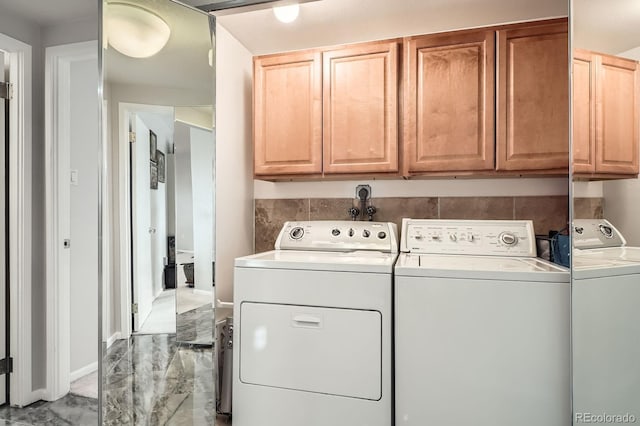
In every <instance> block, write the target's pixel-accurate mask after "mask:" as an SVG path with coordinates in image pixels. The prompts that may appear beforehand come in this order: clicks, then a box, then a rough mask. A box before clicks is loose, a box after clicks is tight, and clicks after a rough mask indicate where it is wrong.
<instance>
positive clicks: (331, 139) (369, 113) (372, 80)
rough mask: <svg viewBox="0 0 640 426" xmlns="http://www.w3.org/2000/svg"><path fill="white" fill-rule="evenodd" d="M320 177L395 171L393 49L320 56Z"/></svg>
mask: <svg viewBox="0 0 640 426" xmlns="http://www.w3.org/2000/svg"><path fill="white" fill-rule="evenodd" d="M322 61H323V82H324V83H323V111H324V113H323V119H322V123H323V153H324V156H323V171H324V173H325V174H329V173H372V172H382V173H386V172H397V171H398V43H397V42H395V41H394V42H375V43H363V44H359V45H355V46H351V47H346V48H344V49H339V50H330V51H325V52H323V53H322Z"/></svg>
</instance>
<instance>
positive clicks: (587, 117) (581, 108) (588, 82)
mask: <svg viewBox="0 0 640 426" xmlns="http://www.w3.org/2000/svg"><path fill="white" fill-rule="evenodd" d="M596 65H597V64H596V56H595V55H592V54H591V53H590V52H585V51H574V57H573V145H572V146H573V160H572V161H573V172H574V173H594V172H595V170H596V160H595V159H596V103H595V90H596Z"/></svg>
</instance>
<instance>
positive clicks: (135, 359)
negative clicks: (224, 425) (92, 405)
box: [103, 334, 215, 425]
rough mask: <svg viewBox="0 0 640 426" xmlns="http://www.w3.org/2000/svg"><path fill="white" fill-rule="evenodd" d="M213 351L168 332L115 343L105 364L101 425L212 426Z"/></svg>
mask: <svg viewBox="0 0 640 426" xmlns="http://www.w3.org/2000/svg"><path fill="white" fill-rule="evenodd" d="M212 352H213V351H212V349H211V348H210V347H209V348H202V347H190V346H183V345H179V344H177V343H176V340H175V335H167V334H156V335H138V336H134V337H132V339H131V341H127V340H118V341H116V343H114V344H113V345H112V346H111V347H110V348H109V350H108V352H107V354H106V357H105V360H104V369H105V373H106V375H105V378H104V382H103V383H104V385H103V386H104V387H103V389H104V393H103V424H104V425H211V424H213V422H214V418H215V393H214V392H215V391H214V376H213V371H214V370H213V354H212Z"/></svg>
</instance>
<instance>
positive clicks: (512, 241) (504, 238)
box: [499, 232, 518, 246]
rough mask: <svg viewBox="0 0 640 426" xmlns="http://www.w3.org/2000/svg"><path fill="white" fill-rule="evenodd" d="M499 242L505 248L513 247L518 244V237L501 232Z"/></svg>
mask: <svg viewBox="0 0 640 426" xmlns="http://www.w3.org/2000/svg"><path fill="white" fill-rule="evenodd" d="M499 238H500V242H502V244H504V245H505V246H515V245H516V244H518V237H517V236H516V235H515V234H512V233H511V232H503V233H502V234H500V237H499Z"/></svg>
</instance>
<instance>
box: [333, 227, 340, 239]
mask: <svg viewBox="0 0 640 426" xmlns="http://www.w3.org/2000/svg"><path fill="white" fill-rule="evenodd" d="M331 235H333V236H334V237H337V236H338V235H340V230H339V229H338V228H334V229H333V230H332V231H331Z"/></svg>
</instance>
